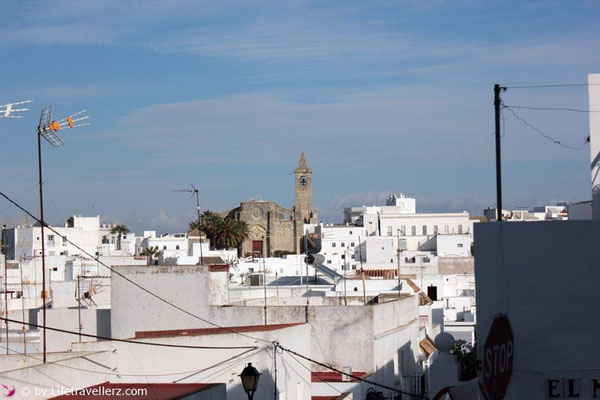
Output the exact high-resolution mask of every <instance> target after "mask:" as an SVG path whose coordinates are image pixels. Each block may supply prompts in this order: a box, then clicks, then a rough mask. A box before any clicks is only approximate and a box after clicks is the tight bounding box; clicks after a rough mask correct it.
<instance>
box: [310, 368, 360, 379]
mask: <svg viewBox="0 0 600 400" xmlns="http://www.w3.org/2000/svg"><path fill="white" fill-rule="evenodd" d="M365 375H367V373H366V372H358V371H355V372H352V376H354V377H356V378H363V377H364V376H365ZM310 381H311V382H343V381H342V374H340V373H339V372H311V373H310ZM352 382H357V380H356V379H353V380H352Z"/></svg>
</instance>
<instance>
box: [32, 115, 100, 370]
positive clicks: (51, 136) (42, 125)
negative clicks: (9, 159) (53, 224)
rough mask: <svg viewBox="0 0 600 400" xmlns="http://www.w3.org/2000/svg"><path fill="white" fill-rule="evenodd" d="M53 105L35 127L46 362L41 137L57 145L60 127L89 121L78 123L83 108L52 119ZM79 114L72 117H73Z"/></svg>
mask: <svg viewBox="0 0 600 400" xmlns="http://www.w3.org/2000/svg"><path fill="white" fill-rule="evenodd" d="M52 111H53V106H49V107H46V108H44V109H43V110H42V113H41V114H40V122H39V124H38V127H37V145H38V177H39V185H40V230H41V233H40V237H41V239H42V308H43V311H42V342H43V357H42V361H43V362H44V364H45V363H46V297H47V293H46V253H45V248H44V244H45V242H46V238H45V236H44V225H45V224H46V222H45V221H44V196H43V182H42V144H41V141H42V137H43V138H44V139H45V140H46V141H47V142H48V143H50V144H51V145H52V147H59V146H62V145H63V144H64V142H63V140H62V139H61V138H60V136H58V135H57V133H56V132H58V131H59V130H61V129H70V128H77V127H79V126H86V125H89V123H80V122H81V121H84V120H86V119H88V117H87V116H83V115H82V114H84V113H85V110H83V111H79V112H77V113H75V114H73V115H69V116H67V117H66V118H63V119H61V120H59V121H55V120H52ZM75 116H79V117H78V118H75V119H73V117H75Z"/></svg>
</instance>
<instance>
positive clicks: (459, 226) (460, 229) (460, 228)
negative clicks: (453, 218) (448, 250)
mask: <svg viewBox="0 0 600 400" xmlns="http://www.w3.org/2000/svg"><path fill="white" fill-rule="evenodd" d="M458 233H459V234H460V233H462V225H458Z"/></svg>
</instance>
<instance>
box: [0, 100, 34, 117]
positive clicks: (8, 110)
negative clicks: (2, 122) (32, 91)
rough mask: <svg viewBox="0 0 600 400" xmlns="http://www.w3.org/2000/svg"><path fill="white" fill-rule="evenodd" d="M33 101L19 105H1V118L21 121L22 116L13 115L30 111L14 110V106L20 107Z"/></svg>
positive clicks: (19, 103) (22, 102)
mask: <svg viewBox="0 0 600 400" xmlns="http://www.w3.org/2000/svg"><path fill="white" fill-rule="evenodd" d="M32 101H33V100H25V101H19V102H17V103H8V104H3V105H0V118H15V119H21V118H23V116H22V115H12V114H13V113H17V112H23V111H29V108H14V106H19V105H21V104H27V103H31V102H32Z"/></svg>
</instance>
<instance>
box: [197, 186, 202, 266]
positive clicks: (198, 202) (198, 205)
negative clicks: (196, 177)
mask: <svg viewBox="0 0 600 400" xmlns="http://www.w3.org/2000/svg"><path fill="white" fill-rule="evenodd" d="M196 211H197V213H198V224H200V199H199V198H198V189H196ZM198 235H199V236H200V265H204V257H203V256H202V231H201V230H200V226H198Z"/></svg>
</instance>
